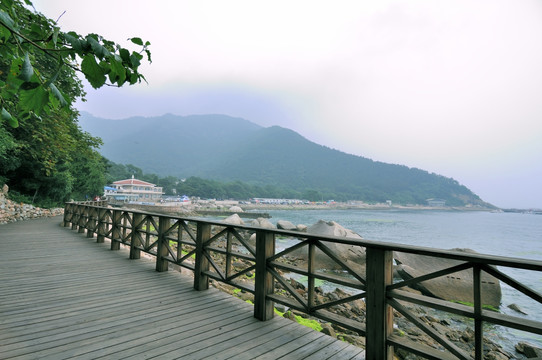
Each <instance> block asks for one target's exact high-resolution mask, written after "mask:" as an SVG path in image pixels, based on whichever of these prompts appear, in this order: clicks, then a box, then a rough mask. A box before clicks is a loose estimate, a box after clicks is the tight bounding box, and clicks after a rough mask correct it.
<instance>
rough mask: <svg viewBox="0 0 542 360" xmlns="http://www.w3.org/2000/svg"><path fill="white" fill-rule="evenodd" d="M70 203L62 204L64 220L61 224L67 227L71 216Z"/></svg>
mask: <svg viewBox="0 0 542 360" xmlns="http://www.w3.org/2000/svg"><path fill="white" fill-rule="evenodd" d="M70 214H71V203H65V204H64V220H63V222H62V226H64V227H68V226H69V225H70V219H71V216H69V215H70Z"/></svg>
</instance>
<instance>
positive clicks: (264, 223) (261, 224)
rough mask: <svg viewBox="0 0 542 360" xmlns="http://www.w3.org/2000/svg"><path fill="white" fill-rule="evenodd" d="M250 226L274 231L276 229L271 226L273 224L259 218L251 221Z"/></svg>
mask: <svg viewBox="0 0 542 360" xmlns="http://www.w3.org/2000/svg"><path fill="white" fill-rule="evenodd" d="M250 225H252V226H257V227H261V228H264V229H276V228H277V227H276V226H275V225H273V223H272V222H271V221H269V220H267V219H266V218H262V217H259V218H257V219H254V220H252V221H251V223H250Z"/></svg>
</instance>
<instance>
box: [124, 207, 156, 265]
mask: <svg viewBox="0 0 542 360" xmlns="http://www.w3.org/2000/svg"><path fill="white" fill-rule="evenodd" d="M142 219H143V215H141V214H139V213H134V215H133V217H132V233H131V234H130V259H139V258H140V257H141V251H140V250H139V249H137V248H136V246H137V245H141V234H140V233H139V230H140V229H141V220H142ZM160 227H161V226H160Z"/></svg>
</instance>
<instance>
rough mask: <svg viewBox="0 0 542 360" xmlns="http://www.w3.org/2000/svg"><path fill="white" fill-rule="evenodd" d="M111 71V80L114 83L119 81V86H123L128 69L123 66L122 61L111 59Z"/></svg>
mask: <svg viewBox="0 0 542 360" xmlns="http://www.w3.org/2000/svg"><path fill="white" fill-rule="evenodd" d="M110 63H111V72H110V73H109V81H111V83H112V84H114V83H117V84H118V85H119V86H122V84H124V82H125V81H126V69H125V68H124V66H122V63H121V62H120V61H116V60H115V59H111V61H110Z"/></svg>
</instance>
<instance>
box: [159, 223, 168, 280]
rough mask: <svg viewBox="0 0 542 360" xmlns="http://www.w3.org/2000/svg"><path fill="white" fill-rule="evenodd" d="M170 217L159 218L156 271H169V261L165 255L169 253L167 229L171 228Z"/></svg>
mask: <svg viewBox="0 0 542 360" xmlns="http://www.w3.org/2000/svg"><path fill="white" fill-rule="evenodd" d="M169 224H170V219H169V218H167V217H163V216H160V217H159V218H158V244H157V248H156V271H159V272H163V271H167V268H168V262H167V260H166V259H165V257H166V256H167V254H168V251H167V245H166V242H167V241H168V239H166V231H167V230H168V229H169Z"/></svg>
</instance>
